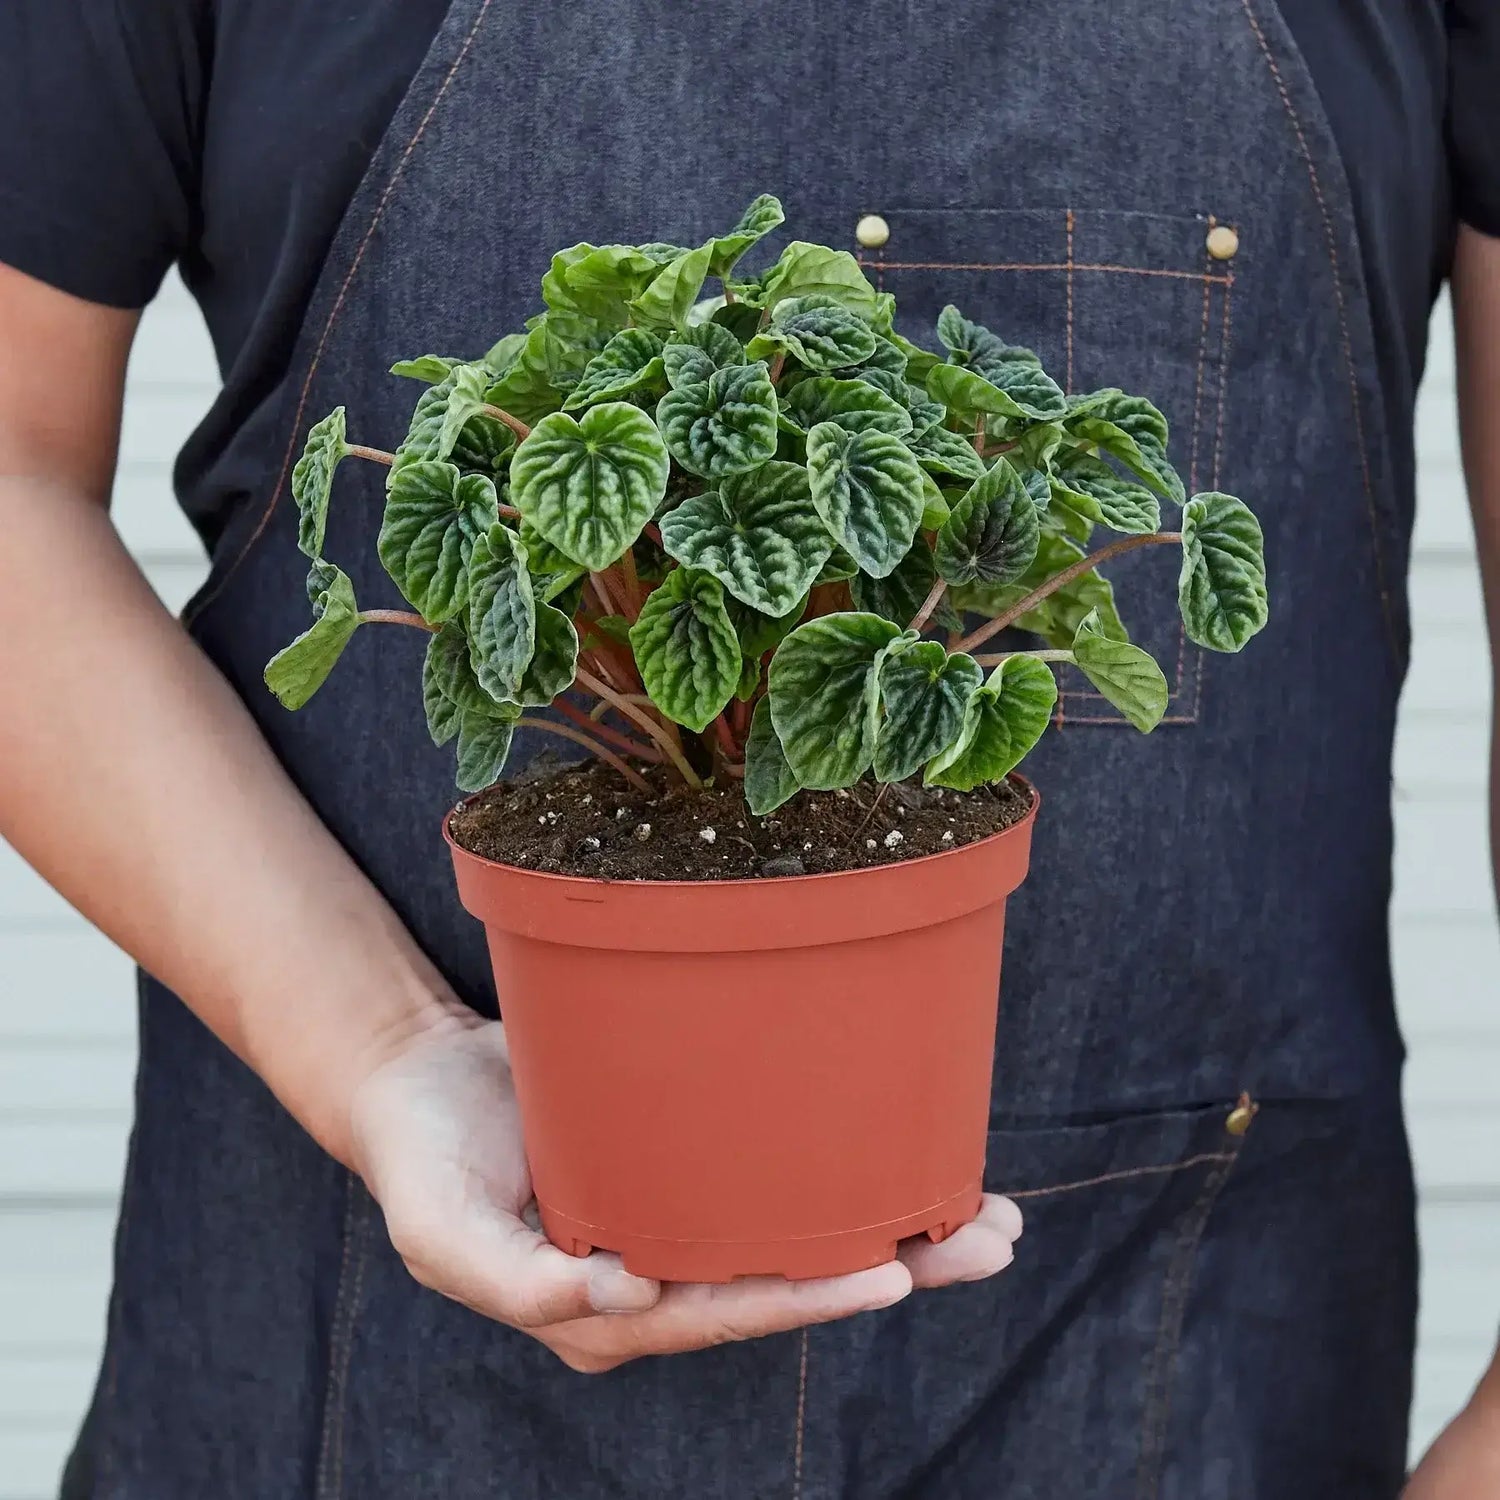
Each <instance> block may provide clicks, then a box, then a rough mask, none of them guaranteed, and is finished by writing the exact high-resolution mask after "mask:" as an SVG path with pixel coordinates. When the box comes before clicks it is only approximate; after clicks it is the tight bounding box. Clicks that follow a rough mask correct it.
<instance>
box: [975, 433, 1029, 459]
mask: <svg viewBox="0 0 1500 1500" xmlns="http://www.w3.org/2000/svg"><path fill="white" fill-rule="evenodd" d="M1020 446H1021V440H1020V438H1013V439H1012V440H1011V441H1010V442H1008V443H991V444H990V445H989V446H988V447H987V448H981V449H980V450H979V456H980V457H981V458H999V457H1000V455H1001V454H1002V453H1009V452H1010V450H1011V449H1012V448H1019V447H1020Z"/></svg>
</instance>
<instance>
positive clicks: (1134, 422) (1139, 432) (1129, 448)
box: [1065, 387, 1187, 505]
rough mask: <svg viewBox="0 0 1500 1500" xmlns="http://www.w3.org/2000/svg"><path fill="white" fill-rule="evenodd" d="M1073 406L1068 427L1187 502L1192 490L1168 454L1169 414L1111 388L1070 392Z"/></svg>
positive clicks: (1177, 501)
mask: <svg viewBox="0 0 1500 1500" xmlns="http://www.w3.org/2000/svg"><path fill="white" fill-rule="evenodd" d="M1068 408H1069V414H1068V417H1067V419H1066V422H1065V426H1066V427H1067V430H1068V431H1069V432H1070V433H1071V434H1072V435H1073V436H1074V437H1075V438H1078V439H1080V440H1081V441H1084V442H1089V443H1095V444H1097V445H1098V446H1099V447H1100V448H1102V449H1103V450H1104V451H1105V452H1106V453H1108V454H1109V455H1110V456H1111V457H1113V458H1116V459H1118V460H1119V461H1120V462H1121V463H1122V464H1124V465H1125V467H1126V468H1127V469H1129V470H1130V472H1131V473H1132V474H1134V475H1136V476H1137V477H1138V478H1140V479H1143V480H1145V482H1146V483H1147V484H1149V485H1150V486H1151V487H1152V489H1154V490H1156V491H1157V492H1158V493H1159V494H1161V495H1164V496H1166V498H1167V499H1168V500H1171V501H1172V502H1173V503H1174V504H1177V505H1181V504H1182V501H1183V497H1184V496H1185V495H1186V493H1187V491H1186V487H1185V486H1184V485H1183V482H1182V480H1181V478H1180V477H1179V475H1178V473H1177V471H1176V469H1174V468H1173V467H1172V465H1171V463H1170V462H1169V461H1168V459H1167V419H1166V418H1165V417H1164V416H1163V415H1162V414H1161V413H1160V412H1159V411H1158V410H1157V409H1156V407H1154V406H1153V405H1152V404H1151V403H1150V402H1149V401H1147V400H1146V399H1145V398H1144V397H1143V396H1127V395H1126V394H1125V392H1124V391H1121V390H1116V389H1114V388H1113V387H1111V388H1109V389H1107V390H1102V391H1093V392H1091V393H1090V394H1089V395H1087V396H1081V397H1070V398H1069V402H1068Z"/></svg>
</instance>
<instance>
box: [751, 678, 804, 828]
mask: <svg viewBox="0 0 1500 1500" xmlns="http://www.w3.org/2000/svg"><path fill="white" fill-rule="evenodd" d="M800 790H801V784H800V783H799V782H798V780H797V778H796V776H795V775H794V774H793V772H792V768H791V766H790V765H788V764H787V758H786V751H785V750H783V749H782V748H781V741H780V740H779V739H778V738H777V737H776V727H775V725H773V724H772V723H771V700H770V699H769V698H762V699H761V700H760V702H759V703H757V704H756V705H755V712H754V714H752V715H751V718H750V734H749V736H748V737H747V738H746V740H745V801H746V802H747V803H749V805H750V811H751V812H753V813H754V814H755V816H756V817H757V818H763V817H765V815H766V814H767V813H773V812H775V811H776V809H777V808H778V807H780V806H781V804H782V803H783V802H785V801H787V800H788V799H789V798H791V797H793V796H795V795H796V794H797V792H799V791H800Z"/></svg>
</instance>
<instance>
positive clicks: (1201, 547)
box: [1177, 490, 1268, 651]
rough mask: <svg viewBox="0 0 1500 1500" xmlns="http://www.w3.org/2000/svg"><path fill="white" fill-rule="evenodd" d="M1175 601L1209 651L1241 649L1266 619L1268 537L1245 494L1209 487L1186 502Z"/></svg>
mask: <svg viewBox="0 0 1500 1500" xmlns="http://www.w3.org/2000/svg"><path fill="white" fill-rule="evenodd" d="M1177 602H1178V604H1179V606H1180V607H1181V610H1182V623H1183V626H1184V627H1185V628H1186V630H1187V633H1188V635H1189V637H1190V638H1191V639H1192V640H1194V641H1196V642H1197V643H1198V644H1199V645H1200V646H1207V647H1208V649H1209V650H1210V651H1238V650H1239V649H1240V647H1241V646H1243V645H1244V644H1245V642H1246V641H1248V640H1249V639H1250V637H1251V636H1253V635H1254V634H1255V633H1256V632H1257V631H1259V630H1260V629H1261V628H1262V627H1263V626H1264V625H1265V623H1266V619H1267V613H1268V605H1267V602H1266V559H1265V551H1264V541H1263V539H1262V536H1261V530H1260V522H1259V521H1257V520H1256V519H1255V517H1254V515H1252V514H1251V511H1250V507H1249V506H1248V505H1246V504H1245V502H1244V501H1243V500H1237V499H1235V497H1234V496H1233V495H1225V494H1221V493H1219V492H1218V491H1214V490H1211V491H1207V492H1205V493H1204V494H1201V495H1194V496H1193V498H1192V499H1191V500H1189V501H1188V503H1187V504H1186V505H1185V506H1184V507H1183V511H1182V573H1181V576H1180V578H1179V579H1178V584H1177Z"/></svg>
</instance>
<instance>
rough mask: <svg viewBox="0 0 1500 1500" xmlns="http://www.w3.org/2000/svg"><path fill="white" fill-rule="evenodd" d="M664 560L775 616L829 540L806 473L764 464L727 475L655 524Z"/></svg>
mask: <svg viewBox="0 0 1500 1500" xmlns="http://www.w3.org/2000/svg"><path fill="white" fill-rule="evenodd" d="M661 534H662V543H663V545H664V546H665V547H666V550H667V552H668V554H669V555H670V556H672V557H675V558H676V559H677V561H678V562H680V563H685V564H687V565H688V566H689V567H693V568H698V569H700V570H702V571H703V572H706V573H711V574H712V575H713V576H714V577H715V578H717V579H718V580H719V582H720V583H722V584H723V585H724V587H725V588H726V589H728V590H729V592H730V593H731V594H733V595H734V596H735V598H737V599H739V600H741V601H743V602H744V603H745V604H748V605H750V606H751V608H753V609H758V610H760V611H762V612H763V613H765V614H768V615H782V614H785V613H786V611H787V610H789V609H790V608H791V607H792V605H794V604H795V603H796V602H797V600H798V599H800V598H801V597H802V596H803V594H805V593H806V592H807V591H808V589H809V588H811V587H812V583H813V580H814V579H815V578H816V577H817V576H818V573H819V571H820V570H821V568H822V566H823V564H824V563H825V562H827V561H828V557H829V554H830V553H831V552H832V551H833V540H832V538H831V537H830V536H829V535H828V533H827V531H826V530H824V527H823V523H822V522H821V521H820V520H819V518H818V513H817V511H816V510H814V509H813V504H812V496H811V492H810V490H809V487H808V476H807V470H806V469H804V468H803V467H802V466H801V465H800V464H788V463H776V462H772V463H767V464H762V465H761V467H760V468H758V469H752V470H750V471H748V472H746V473H743V474H729V475H726V476H725V477H724V478H723V479H722V480H720V481H719V486H718V488H717V489H714V490H710V491H708V493H707V494H703V495H694V496H692V497H691V498H689V499H687V500H684V501H683V502H682V504H681V505H679V506H678V507H677V508H676V509H675V510H672V511H669V512H668V513H667V514H666V515H665V516H663V517H662V521H661Z"/></svg>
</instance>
